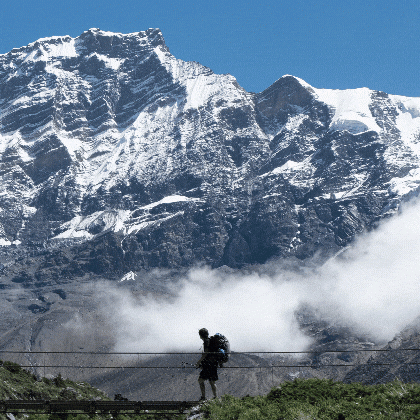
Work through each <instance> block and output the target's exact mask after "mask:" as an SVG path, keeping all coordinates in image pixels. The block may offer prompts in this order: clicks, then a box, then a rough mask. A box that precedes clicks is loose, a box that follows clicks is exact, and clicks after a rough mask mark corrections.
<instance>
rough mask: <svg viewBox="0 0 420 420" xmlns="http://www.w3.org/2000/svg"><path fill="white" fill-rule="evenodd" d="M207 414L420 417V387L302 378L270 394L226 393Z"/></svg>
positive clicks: (349, 419)
mask: <svg viewBox="0 0 420 420" xmlns="http://www.w3.org/2000/svg"><path fill="white" fill-rule="evenodd" d="M202 410H203V411H204V413H205V417H206V418H208V419H211V420H265V419H267V420H304V419H305V420H356V419H357V420H360V419H375V420H382V419H383V420H385V419H387V420H388V419H390V418H398V419H407V420H408V419H413V420H414V419H418V418H420V384H403V383H402V382H399V381H394V382H392V383H387V384H383V385H362V384H360V383H354V384H343V383H341V382H334V381H332V380H326V379H306V380H303V379H296V380H294V381H292V382H285V383H283V384H281V385H280V386H279V387H276V388H273V389H272V390H271V392H270V393H269V394H268V395H266V396H259V397H244V398H235V397H232V396H230V395H225V396H223V397H222V398H221V399H216V400H211V401H209V402H207V403H206V404H205V405H204V406H203V407H202Z"/></svg>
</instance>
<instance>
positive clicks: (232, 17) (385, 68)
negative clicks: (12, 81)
mask: <svg viewBox="0 0 420 420" xmlns="http://www.w3.org/2000/svg"><path fill="white" fill-rule="evenodd" d="M92 27H95V28H100V29H102V30H107V31H114V32H122V33H130V32H137V31H142V30H146V29H148V28H160V29H161V30H162V33H163V35H164V37H165V40H166V44H167V46H168V47H169V49H170V51H171V52H172V54H174V55H175V56H176V57H177V58H180V59H183V60H193V61H198V62H200V63H201V64H204V65H206V66H208V67H210V68H211V69H212V70H213V71H214V72H216V73H230V74H232V75H233V76H235V77H236V79H237V80H238V83H239V84H240V85H241V86H243V87H244V88H245V89H246V90H248V91H253V92H259V91H262V90H264V89H265V88H267V87H268V86H269V85H271V84H272V83H273V82H275V81H276V80H277V79H278V78H279V77H281V76H282V75H284V74H292V75H294V76H298V77H300V78H302V79H304V80H305V81H306V82H308V83H309V84H311V85H312V86H314V87H318V88H332V89H349V88H357V87H369V88H371V89H376V90H382V91H385V92H388V93H393V94H399V95H405V96H420V80H419V79H420V78H419V69H420V54H419V48H420V42H419V41H420V2H419V0H415V1H414V0H399V1H396V0H381V1H379V0H378V1H371V0H363V1H359V0H354V1H332V0H314V1H310V0H283V1H282V0H275V1H271V0H266V1H256V0H250V1H247V0H242V1H236V0H222V1H221V0H205V1H203V0H193V1H192V0H183V1H178V0H154V1H153V0H149V1H147V2H146V1H134V0H101V1H92V0H66V1H63V0H15V1H7V2H6V1H4V2H3V3H2V6H1V13H0V54H3V53H6V52H8V51H10V50H11V49H12V48H14V47H20V46H23V45H27V44H28V43H30V42H33V41H35V40H37V39H38V38H43V37H48V36H52V35H70V36H72V37H76V36H78V35H80V34H81V33H82V32H84V31H85V30H87V29H89V28H92Z"/></svg>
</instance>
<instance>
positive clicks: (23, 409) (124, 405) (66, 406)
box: [0, 400, 199, 414]
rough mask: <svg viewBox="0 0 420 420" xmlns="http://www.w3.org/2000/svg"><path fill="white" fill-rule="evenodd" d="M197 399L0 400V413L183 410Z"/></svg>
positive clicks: (194, 403) (195, 403) (192, 404)
mask: <svg viewBox="0 0 420 420" xmlns="http://www.w3.org/2000/svg"><path fill="white" fill-rule="evenodd" d="M198 404H199V402H198V401H89V400H79V401H76V400H75V401H64V400H49V401H48V400H45V401H44V400H0V413H30V412H38V413H39V412H42V413H98V412H100V413H114V412H122V413H127V414H128V413H141V412H145V411H146V410H147V411H165V412H168V411H177V412H181V413H182V412H183V411H185V410H187V409H188V408H191V407H194V406H195V405H198Z"/></svg>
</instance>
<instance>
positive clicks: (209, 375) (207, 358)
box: [195, 328, 219, 401]
mask: <svg viewBox="0 0 420 420" xmlns="http://www.w3.org/2000/svg"><path fill="white" fill-rule="evenodd" d="M198 334H199V335H200V338H201V339H202V340H203V346H204V349H203V354H202V356H201V358H200V360H199V361H198V362H197V363H196V365H195V366H196V367H197V368H200V367H201V372H200V375H199V377H198V383H199V384H200V391H201V398H200V401H203V400H205V399H206V387H205V384H204V381H207V380H208V381H209V383H210V387H211V390H212V392H213V397H214V398H217V387H216V381H217V380H218V379H219V378H218V376H217V365H218V361H217V357H216V356H215V355H213V354H211V353H210V354H209V345H210V337H209V332H208V331H207V329H206V328H201V329H200V330H199V331H198Z"/></svg>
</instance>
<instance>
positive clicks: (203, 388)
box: [198, 378, 206, 400]
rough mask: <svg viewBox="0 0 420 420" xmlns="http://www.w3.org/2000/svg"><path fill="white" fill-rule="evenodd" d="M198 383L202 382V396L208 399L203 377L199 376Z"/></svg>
mask: <svg viewBox="0 0 420 420" xmlns="http://www.w3.org/2000/svg"><path fill="white" fill-rule="evenodd" d="M198 383H199V384H200V391H201V398H202V399H203V400H204V399H206V386H205V384H204V379H203V378H198Z"/></svg>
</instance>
